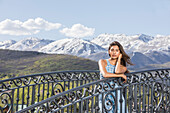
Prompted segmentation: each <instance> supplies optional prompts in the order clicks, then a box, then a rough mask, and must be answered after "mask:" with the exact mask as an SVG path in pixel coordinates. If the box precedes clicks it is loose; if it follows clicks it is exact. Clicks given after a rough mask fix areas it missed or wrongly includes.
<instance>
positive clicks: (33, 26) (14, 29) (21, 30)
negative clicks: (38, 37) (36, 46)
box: [0, 18, 61, 36]
mask: <svg viewBox="0 0 170 113" xmlns="http://www.w3.org/2000/svg"><path fill="white" fill-rule="evenodd" d="M59 27H61V24H59V23H50V22H48V21H45V20H44V19H42V18H36V19H28V20H27V21H25V22H21V21H19V20H14V21H12V20H10V19H6V20H4V21H2V22H0V34H8V35H16V36H19V35H32V34H36V33H38V32H40V30H46V31H48V30H52V29H58V28H59Z"/></svg>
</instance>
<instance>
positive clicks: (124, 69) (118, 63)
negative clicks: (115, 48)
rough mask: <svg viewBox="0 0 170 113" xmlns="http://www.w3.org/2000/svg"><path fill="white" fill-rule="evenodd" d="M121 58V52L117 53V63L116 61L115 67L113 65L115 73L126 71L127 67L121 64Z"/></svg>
mask: <svg viewBox="0 0 170 113" xmlns="http://www.w3.org/2000/svg"><path fill="white" fill-rule="evenodd" d="M121 58H122V54H120V55H119V57H118V60H117V63H116V67H115V73H117V74H121V73H122V74H123V73H125V72H126V71H127V68H126V67H125V66H123V65H121Z"/></svg>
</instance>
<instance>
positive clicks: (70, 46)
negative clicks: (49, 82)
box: [39, 38, 106, 57]
mask: <svg viewBox="0 0 170 113" xmlns="http://www.w3.org/2000/svg"><path fill="white" fill-rule="evenodd" d="M101 51H106V50H105V49H104V48H102V47H100V46H99V45H96V44H94V43H92V42H89V41H86V40H83V39H80V38H72V39H62V40H57V41H55V42H52V43H50V44H49V45H47V46H44V47H42V48H41V49H40V50H39V52H44V53H51V54H52V53H56V54H71V55H76V56H81V57H84V56H87V55H90V54H93V53H97V52H101Z"/></svg>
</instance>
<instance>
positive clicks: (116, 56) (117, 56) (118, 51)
mask: <svg viewBox="0 0 170 113" xmlns="http://www.w3.org/2000/svg"><path fill="white" fill-rule="evenodd" d="M108 53H109V56H110V58H109V59H106V60H103V59H101V60H99V69H100V79H103V78H108V77H122V78H123V79H124V82H126V81H127V78H126V75H124V73H125V72H128V71H127V68H126V63H128V64H130V65H133V64H132V63H131V61H130V57H129V56H128V55H127V54H126V53H125V51H124V49H123V47H122V45H121V44H120V43H119V42H117V41H114V42H112V43H111V44H110V46H109V49H108ZM109 83H110V84H115V87H118V85H117V84H116V83H114V82H113V81H111V82H109ZM120 96H122V99H123V103H122V113H124V112H125V101H124V97H123V95H120V90H118V93H117V97H116V98H117V99H116V98H115V92H111V93H110V94H107V93H105V94H104V96H102V95H99V108H100V112H102V113H103V112H106V111H107V110H108V109H109V111H107V112H109V113H114V111H115V110H116V108H115V106H114V105H113V104H116V103H115V102H114V99H116V100H117V113H119V112H120V102H119V100H120ZM102 98H104V99H105V100H104V101H105V102H102ZM106 101H108V102H110V103H112V104H111V105H113V106H112V107H110V106H109V107H108V108H107V105H106ZM102 104H103V107H105V108H106V109H107V110H106V109H105V110H102ZM110 109H111V110H110Z"/></svg>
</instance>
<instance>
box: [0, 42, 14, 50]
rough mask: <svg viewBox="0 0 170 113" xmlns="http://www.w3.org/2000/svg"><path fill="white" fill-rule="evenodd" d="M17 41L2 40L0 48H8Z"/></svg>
mask: <svg viewBox="0 0 170 113" xmlns="http://www.w3.org/2000/svg"><path fill="white" fill-rule="evenodd" d="M15 43H16V41H15V40H6V41H3V42H0V49H7V48H8V47H10V46H11V45H13V44H15Z"/></svg>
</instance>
